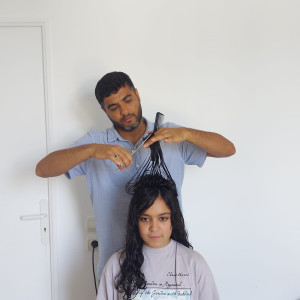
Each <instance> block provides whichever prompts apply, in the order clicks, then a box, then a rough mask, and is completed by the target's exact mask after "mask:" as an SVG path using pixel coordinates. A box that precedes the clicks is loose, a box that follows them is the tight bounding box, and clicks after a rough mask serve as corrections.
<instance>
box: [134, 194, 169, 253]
mask: <svg viewBox="0 0 300 300" xmlns="http://www.w3.org/2000/svg"><path fill="white" fill-rule="evenodd" d="M138 228H139V233H140V236H141V238H142V240H143V241H144V244H145V245H147V246H149V247H151V248H161V247H164V246H166V245H168V244H169V242H170V240H171V234H172V225H171V210H170V208H169V207H168V206H167V205H166V203H165V201H164V199H163V198H162V197H161V196H160V195H159V196H158V197H157V198H156V200H155V202H154V204H153V205H152V206H150V207H149V208H148V209H146V210H145V211H144V212H143V213H142V214H141V215H140V217H139V220H138Z"/></svg>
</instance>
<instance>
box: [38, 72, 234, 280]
mask: <svg viewBox="0 0 300 300" xmlns="http://www.w3.org/2000/svg"><path fill="white" fill-rule="evenodd" d="M95 94H96V98H97V100H98V102H99V104H100V106H101V108H102V110H103V111H104V112H105V113H106V115H107V117H108V118H109V119H110V120H111V121H112V124H113V126H112V127H111V128H109V129H105V130H102V131H99V130H91V131H89V132H88V133H87V134H85V135H84V136H83V137H82V138H80V139H79V140H78V141H76V142H75V143H74V144H73V145H72V147H71V148H68V149H63V150H58V151H55V152H52V153H50V154H49V155H47V156H46V157H45V158H43V159H42V160H41V161H40V162H39V163H38V164H37V166H36V174H37V175H38V176H41V177H53V176H58V175H62V174H66V176H67V177H68V178H69V179H72V178H73V177H75V176H82V175H85V176H86V180H87V185H88V189H89V193H90V197H91V200H92V204H93V211H94V216H95V223H96V231H97V238H98V242H99V253H101V255H99V262H98V278H100V276H101V272H102V269H103V266H104V265H105V263H106V261H107V259H108V258H109V257H110V256H111V255H112V254H113V253H114V252H115V251H116V250H118V249H119V248H120V247H121V246H122V244H121V243H122V240H123V236H124V233H125V231H124V230H125V223H126V213H127V210H128V205H129V201H130V195H128V194H127V193H126V192H125V189H124V187H125V184H126V183H127V182H128V181H129V180H130V179H131V178H132V177H133V176H134V174H135V173H136V172H137V171H138V170H139V168H140V167H141V166H142V164H143V162H144V161H145V160H146V159H147V158H148V157H149V153H150V150H149V145H150V144H151V143H154V142H155V141H158V140H159V141H163V142H162V143H161V148H162V151H163V153H164V158H165V162H166V165H167V167H168V169H169V171H170V173H171V175H172V177H173V178H174V181H175V183H176V186H177V188H178V192H179V196H178V197H179V201H180V198H181V197H180V191H181V186H182V181H183V175H184V174H183V173H184V165H185V164H188V165H197V166H198V167H202V165H203V164H204V162H205V159H206V157H207V156H211V157H227V156H230V155H233V154H234V153H235V147H234V145H233V144H232V143H231V142H230V141H229V140H227V139H226V138H225V137H223V136H221V135H219V134H217V133H212V132H204V131H200V130H195V129H188V128H184V127H179V126H177V125H175V124H172V123H166V124H164V125H163V128H161V129H159V130H158V131H157V132H156V133H155V135H154V137H153V138H152V139H151V140H148V142H146V143H145V145H144V147H143V148H142V149H140V150H138V151H137V152H136V153H135V154H134V155H131V151H132V150H133V149H135V147H136V145H138V144H139V143H140V141H142V139H143V138H144V137H146V136H147V134H148V132H150V131H153V128H154V124H153V123H152V122H150V121H149V120H146V119H145V118H144V117H143V116H142V107H141V99H140V96H139V93H138V90H137V89H136V88H135V87H134V85H133V83H132V81H131V79H130V78H129V76H128V75H127V74H125V73H123V72H112V73H108V74H106V75H105V76H103V77H102V78H101V79H100V81H99V82H98V83H97V85H96V89H95Z"/></svg>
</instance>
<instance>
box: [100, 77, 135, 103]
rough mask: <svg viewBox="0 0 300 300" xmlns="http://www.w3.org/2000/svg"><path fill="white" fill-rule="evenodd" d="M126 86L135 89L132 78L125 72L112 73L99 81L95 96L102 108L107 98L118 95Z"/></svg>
mask: <svg viewBox="0 0 300 300" xmlns="http://www.w3.org/2000/svg"><path fill="white" fill-rule="evenodd" d="M126 84H127V85H128V86H129V88H130V89H132V90H134V89H135V87H134V85H133V83H132V81H131V79H130V77H129V76H128V75H127V74H125V73H123V72H110V73H107V74H106V75H104V76H103V77H102V78H101V79H100V80H99V81H98V83H97V85H96V88H95V95H96V98H97V100H98V102H99V104H100V105H101V107H103V100H104V98H105V97H108V96H110V95H111V94H114V93H116V92H117V91H118V90H119V89H120V88H121V87H124V86H126Z"/></svg>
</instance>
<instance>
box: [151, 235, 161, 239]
mask: <svg viewBox="0 0 300 300" xmlns="http://www.w3.org/2000/svg"><path fill="white" fill-rule="evenodd" d="M159 238H160V237H159V236H150V239H153V240H156V239H159Z"/></svg>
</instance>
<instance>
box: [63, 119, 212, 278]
mask: <svg viewBox="0 0 300 300" xmlns="http://www.w3.org/2000/svg"><path fill="white" fill-rule="evenodd" d="M144 121H145V122H146V124H147V127H146V131H145V133H144V135H143V137H142V138H144V137H145V136H147V133H148V131H152V130H153V128H154V124H153V123H151V122H149V121H147V120H146V119H144ZM163 127H170V128H174V127H179V126H178V125H175V124H173V123H165V124H164V125H163ZM142 138H141V139H142ZM140 141H141V140H140ZM140 141H138V143H139V142H140ZM93 143H96V144H108V145H109V144H112V145H120V146H121V147H123V148H125V149H126V150H128V151H129V152H131V151H132V149H133V148H134V145H133V144H131V143H130V142H129V141H127V140H125V139H123V138H122V137H121V136H120V135H119V134H118V132H117V131H116V130H115V128H114V127H112V128H109V129H105V130H103V131H99V130H91V131H89V132H88V133H87V134H85V135H84V136H83V137H82V138H80V139H79V140H78V141H76V142H75V143H74V144H73V145H72V147H76V146H80V145H86V144H93ZM138 143H137V144H138ZM161 149H162V152H163V155H164V160H165V163H166V165H167V167H168V169H169V171H170V174H171V175H172V177H173V179H174V181H175V183H176V186H177V190H178V194H179V202H180V205H181V186H182V182H183V177H184V165H185V164H187V165H197V166H198V167H202V165H203V164H204V162H205V159H206V152H205V151H204V150H203V149H201V148H199V147H197V146H195V145H193V144H191V143H188V142H183V143H164V142H161ZM149 155H150V149H149V148H141V149H139V151H137V152H136V153H135V154H134V155H133V164H132V165H131V166H130V167H129V169H125V170H124V171H123V172H122V171H120V170H119V169H118V168H117V166H116V165H115V163H113V162H112V161H111V160H108V159H107V160H97V159H94V158H91V159H88V160H86V161H84V162H82V163H80V164H79V165H77V166H75V167H74V168H72V169H70V170H69V171H68V172H67V173H66V176H67V177H68V178H69V179H71V178H73V177H74V176H82V175H85V176H86V181H87V185H88V190H89V193H90V197H91V200H92V205H93V211H94V216H95V224H96V231H97V238H98V244H99V246H98V247H99V262H98V278H100V277H101V273H102V269H103V267H104V265H105V263H106V262H107V260H108V259H109V257H110V256H111V255H112V254H113V253H114V252H115V251H117V250H119V249H120V248H121V247H122V245H123V241H124V237H125V228H126V220H127V211H128V206H129V202H130V199H131V195H129V194H127V193H126V191H125V185H126V183H127V182H128V181H129V180H130V179H131V177H132V176H133V175H134V174H135V173H136V171H137V170H138V169H139V168H140V167H141V166H142V164H143V162H145V161H146V160H147V159H148V157H149Z"/></svg>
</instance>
